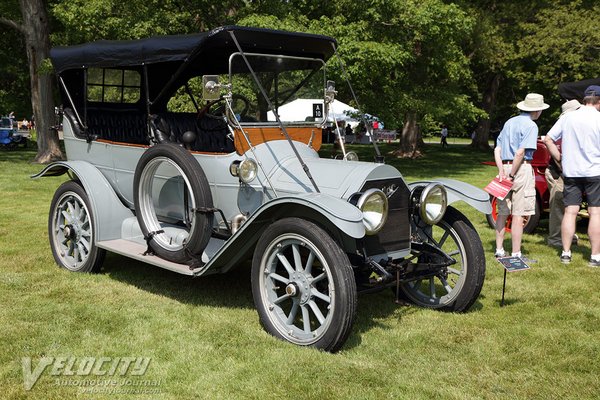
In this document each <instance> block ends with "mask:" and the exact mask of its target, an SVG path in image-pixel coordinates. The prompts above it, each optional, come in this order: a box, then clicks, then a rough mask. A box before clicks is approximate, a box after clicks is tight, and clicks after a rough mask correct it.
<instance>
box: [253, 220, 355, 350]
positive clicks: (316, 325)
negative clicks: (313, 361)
mask: <svg viewBox="0 0 600 400" xmlns="http://www.w3.org/2000/svg"><path fill="white" fill-rule="evenodd" d="M252 294H253V296H254V303H255V305H256V308H257V310H258V314H259V317H260V321H261V323H262V325H263V326H264V328H265V329H266V331H267V332H269V333H270V334H272V335H273V336H275V337H278V338H280V339H283V340H286V341H288V342H290V343H293V344H296V345H301V346H312V347H316V348H318V349H322V350H326V351H331V352H334V351H337V350H338V349H339V348H340V347H341V346H342V345H343V344H344V342H345V341H346V339H347V337H348V335H349V334H350V331H351V329H352V325H353V323H354V318H355V316H356V297H357V292H356V283H355V281H354V274H353V271H352V266H351V265H350V261H349V260H348V256H347V255H346V254H345V253H344V252H343V251H342V249H341V248H340V247H339V245H338V244H337V243H336V242H335V241H334V240H333V239H332V238H331V236H329V234H327V232H325V231H324V230H323V229H322V228H321V227H319V226H318V225H316V224H314V223H312V222H309V221H306V220H303V219H299V218H286V219H283V220H280V221H277V222H276V223H274V224H273V225H271V226H269V227H268V228H267V229H266V231H265V232H264V233H263V234H262V236H261V237H260V239H259V241H258V244H257V246H256V249H255V251H254V258H253V260H252Z"/></svg>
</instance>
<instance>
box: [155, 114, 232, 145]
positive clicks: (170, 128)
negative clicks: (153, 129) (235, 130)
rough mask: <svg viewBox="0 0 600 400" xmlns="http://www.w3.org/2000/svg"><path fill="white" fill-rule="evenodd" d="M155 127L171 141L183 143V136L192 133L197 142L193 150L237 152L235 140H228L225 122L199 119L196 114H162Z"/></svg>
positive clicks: (205, 117)
mask: <svg viewBox="0 0 600 400" xmlns="http://www.w3.org/2000/svg"><path fill="white" fill-rule="evenodd" d="M155 125H156V126H157V128H158V129H159V130H160V131H161V132H163V134H164V136H165V137H168V138H169V141H171V142H175V143H183V140H182V137H183V134H184V133H185V132H187V131H192V132H194V133H195V134H196V140H195V141H194V142H193V143H192V144H191V150H193V151H204V152H209V153H231V152H233V151H234V150H235V146H234V144H233V140H231V139H229V138H228V133H229V132H228V129H227V125H226V123H225V121H223V120H222V119H220V118H211V117H208V116H204V117H203V118H200V119H198V117H197V114H195V113H172V112H167V113H162V114H158V115H156V116H155Z"/></svg>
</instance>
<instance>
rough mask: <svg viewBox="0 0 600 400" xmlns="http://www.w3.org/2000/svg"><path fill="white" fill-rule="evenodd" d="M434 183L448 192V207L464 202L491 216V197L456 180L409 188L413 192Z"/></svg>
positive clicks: (424, 183)
mask: <svg viewBox="0 0 600 400" xmlns="http://www.w3.org/2000/svg"><path fill="white" fill-rule="evenodd" d="M432 182H439V183H441V184H442V185H444V187H445V188H446V191H447V192H448V205H450V204H452V203H454V202H457V201H460V200H462V201H464V202H465V203H467V204H468V205H470V206H471V207H473V208H474V209H476V210H478V211H481V212H482V213H484V214H491V212H492V206H491V204H490V195H489V194H487V193H486V192H485V191H483V190H482V189H480V188H478V187H476V186H473V185H471V184H469V183H466V182H462V181H457V180H455V179H447V178H436V179H432V180H430V181H416V182H411V183H409V184H408V187H409V189H410V190H413V189H414V188H415V187H416V186H422V185H428V184H430V183H432Z"/></svg>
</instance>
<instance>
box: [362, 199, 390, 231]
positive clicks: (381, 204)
mask: <svg viewBox="0 0 600 400" xmlns="http://www.w3.org/2000/svg"><path fill="white" fill-rule="evenodd" d="M356 206H357V207H358V208H359V209H360V211H362V214H363V224H364V225H365V229H366V232H367V235H374V234H376V233H377V232H379V231H380V230H381V228H383V226H384V225H385V221H386V220H387V216H388V199H387V197H386V195H385V193H383V192H382V191H381V190H379V189H369V190H367V191H365V192H364V193H363V194H362V195H361V196H360V198H359V199H358V202H357V203H356Z"/></svg>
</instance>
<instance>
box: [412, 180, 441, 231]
mask: <svg viewBox="0 0 600 400" xmlns="http://www.w3.org/2000/svg"><path fill="white" fill-rule="evenodd" d="M447 206H448V195H447V193H446V188H445V187H444V186H443V185H441V184H439V183H430V184H429V185H427V186H426V187H425V189H423V192H422V193H421V198H420V201H419V215H420V216H421V219H423V221H425V222H426V223H428V224H429V225H435V224H437V223H438V222H440V220H441V219H442V217H443V216H444V213H445V212H446V207H447Z"/></svg>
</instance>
